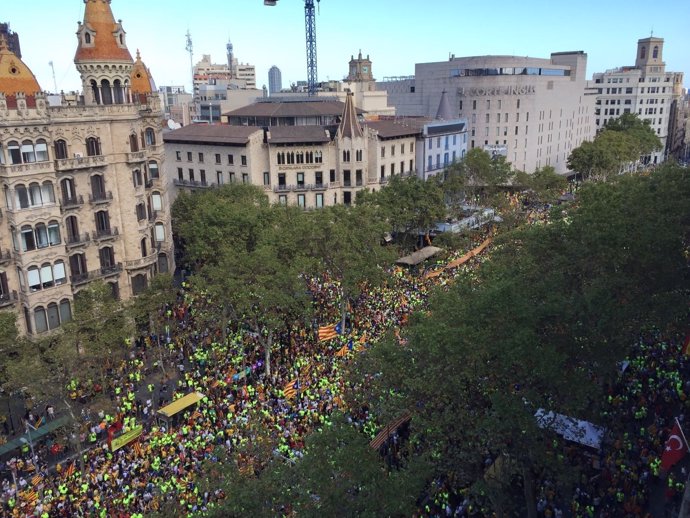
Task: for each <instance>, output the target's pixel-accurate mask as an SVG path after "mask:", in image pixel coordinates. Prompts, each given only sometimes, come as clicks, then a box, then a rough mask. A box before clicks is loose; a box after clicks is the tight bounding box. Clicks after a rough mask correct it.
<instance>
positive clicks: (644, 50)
mask: <svg viewBox="0 0 690 518" xmlns="http://www.w3.org/2000/svg"><path fill="white" fill-rule="evenodd" d="M646 56H647V47H645V46H644V45H643V46H642V47H641V48H640V59H644V58H645V57H646Z"/></svg>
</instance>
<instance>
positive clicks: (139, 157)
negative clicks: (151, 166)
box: [127, 151, 146, 164]
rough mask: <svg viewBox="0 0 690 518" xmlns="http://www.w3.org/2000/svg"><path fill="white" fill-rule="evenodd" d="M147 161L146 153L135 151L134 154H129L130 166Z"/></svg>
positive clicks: (128, 161)
mask: <svg viewBox="0 0 690 518" xmlns="http://www.w3.org/2000/svg"><path fill="white" fill-rule="evenodd" d="M145 161H146V151H134V152H133V153H127V163H128V164H140V163H142V162H145Z"/></svg>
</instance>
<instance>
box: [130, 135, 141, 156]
mask: <svg viewBox="0 0 690 518" xmlns="http://www.w3.org/2000/svg"><path fill="white" fill-rule="evenodd" d="M129 150H130V151H131V152H132V153H136V152H137V151H139V139H138V138H137V136H136V134H135V133H132V134H131V135H130V136H129Z"/></svg>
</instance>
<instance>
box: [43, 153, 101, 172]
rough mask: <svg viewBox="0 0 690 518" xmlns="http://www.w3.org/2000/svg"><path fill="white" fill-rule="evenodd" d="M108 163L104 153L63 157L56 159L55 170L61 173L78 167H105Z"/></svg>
mask: <svg viewBox="0 0 690 518" xmlns="http://www.w3.org/2000/svg"><path fill="white" fill-rule="evenodd" d="M107 163H108V160H107V158H106V157H105V156H104V155H97V156H77V157H74V158H62V159H59V160H56V161H55V170H56V171H57V172H59V173H63V172H68V171H74V170H78V169H90V168H93V167H105V166H106V165H107Z"/></svg>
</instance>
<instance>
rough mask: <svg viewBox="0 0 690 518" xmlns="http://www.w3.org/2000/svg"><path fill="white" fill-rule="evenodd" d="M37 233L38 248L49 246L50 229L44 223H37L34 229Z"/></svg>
mask: <svg viewBox="0 0 690 518" xmlns="http://www.w3.org/2000/svg"><path fill="white" fill-rule="evenodd" d="M34 234H35V235H36V248H48V229H47V228H46V226H45V224H44V223H37V224H36V229H35V230H34Z"/></svg>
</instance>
